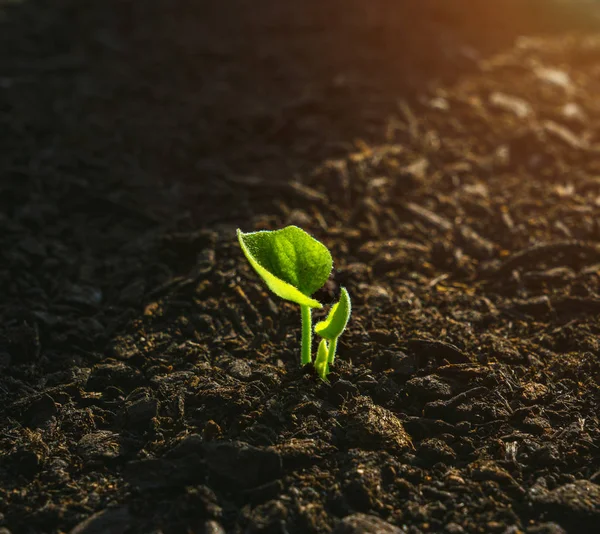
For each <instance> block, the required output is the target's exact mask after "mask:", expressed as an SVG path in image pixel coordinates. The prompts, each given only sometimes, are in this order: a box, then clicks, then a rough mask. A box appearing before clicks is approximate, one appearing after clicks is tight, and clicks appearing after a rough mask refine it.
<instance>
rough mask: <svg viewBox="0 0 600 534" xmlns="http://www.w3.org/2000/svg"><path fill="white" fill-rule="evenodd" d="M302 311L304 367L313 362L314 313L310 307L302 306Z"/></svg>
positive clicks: (302, 354)
mask: <svg viewBox="0 0 600 534" xmlns="http://www.w3.org/2000/svg"><path fill="white" fill-rule="evenodd" d="M300 311H301V313H302V342H301V345H300V353H301V357H302V360H301V363H302V365H306V364H307V363H310V362H311V361H312V355H311V346H312V312H311V309H310V308H309V307H308V306H300Z"/></svg>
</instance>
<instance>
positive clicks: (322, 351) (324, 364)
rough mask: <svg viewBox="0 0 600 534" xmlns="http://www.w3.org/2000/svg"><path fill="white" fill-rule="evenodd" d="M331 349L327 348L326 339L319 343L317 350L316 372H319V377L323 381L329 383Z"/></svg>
mask: <svg viewBox="0 0 600 534" xmlns="http://www.w3.org/2000/svg"><path fill="white" fill-rule="evenodd" d="M328 357H329V347H328V346H327V341H326V340H325V339H322V340H321V343H319V348H318V349H317V359H316V360H315V370H316V371H317V375H319V378H321V380H325V382H327V381H328V380H327V373H329V363H328V361H327V360H328Z"/></svg>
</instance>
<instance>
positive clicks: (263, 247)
mask: <svg viewBox="0 0 600 534" xmlns="http://www.w3.org/2000/svg"><path fill="white" fill-rule="evenodd" d="M237 235H238V240H239V242H240V246H241V247H242V250H243V251H244V254H245V255H246V258H247V259H248V261H249V262H250V265H252V267H254V270H255V271H256V272H257V273H258V274H259V275H260V277H261V278H262V279H263V280H264V281H265V282H266V284H267V286H268V287H269V289H270V290H271V291H273V293H275V294H276V295H277V296H279V297H281V298H282V299H285V300H290V301H292V302H295V303H296V304H299V305H300V306H308V307H310V308H322V307H323V306H322V304H321V303H320V302H318V301H316V300H314V299H312V298H310V296H311V295H312V294H313V293H314V292H315V291H316V290H317V289H320V288H321V287H323V285H324V284H325V282H326V281H327V278H329V274H330V273H331V268H332V266H333V260H332V259H331V254H330V253H329V250H327V247H326V246H325V245H323V243H320V242H319V241H317V240H316V239H315V238H314V237H312V236H310V235H309V234H307V233H306V232H305V231H304V230H302V229H300V228H298V227H297V226H287V227H286V228H283V229H281V230H274V231H262V232H251V233H247V234H245V233H244V232H242V231H241V230H239V229H238V231H237Z"/></svg>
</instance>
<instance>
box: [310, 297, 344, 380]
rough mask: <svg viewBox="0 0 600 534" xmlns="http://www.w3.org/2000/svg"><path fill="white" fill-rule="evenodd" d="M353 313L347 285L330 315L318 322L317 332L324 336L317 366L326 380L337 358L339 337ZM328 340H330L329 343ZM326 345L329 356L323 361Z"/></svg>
mask: <svg viewBox="0 0 600 534" xmlns="http://www.w3.org/2000/svg"><path fill="white" fill-rule="evenodd" d="M351 313H352V304H351V302H350V295H349V294H348V291H347V290H346V288H345V287H342V288H341V294H340V300H339V301H338V302H337V303H336V304H335V305H334V306H333V307H332V308H331V310H330V312H329V315H328V316H327V318H326V319H325V320H324V321H321V322H319V323H317V325H316V326H315V332H316V333H317V334H318V335H319V336H321V337H322V338H323V340H322V341H321V343H320V344H319V353H318V354H317V361H316V362H315V368H316V369H317V373H318V375H319V376H320V377H321V378H322V379H323V380H326V378H327V374H328V373H329V367H330V366H331V365H333V362H334V360H335V352H336V350H337V342H338V338H339V337H340V336H341V335H342V333H343V332H344V330H345V329H346V325H347V324H348V319H350V314H351ZM326 340H327V341H329V345H327V343H326ZM322 346H324V347H325V348H326V350H327V358H326V359H325V361H323V359H324V356H322V355H321V347H322Z"/></svg>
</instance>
